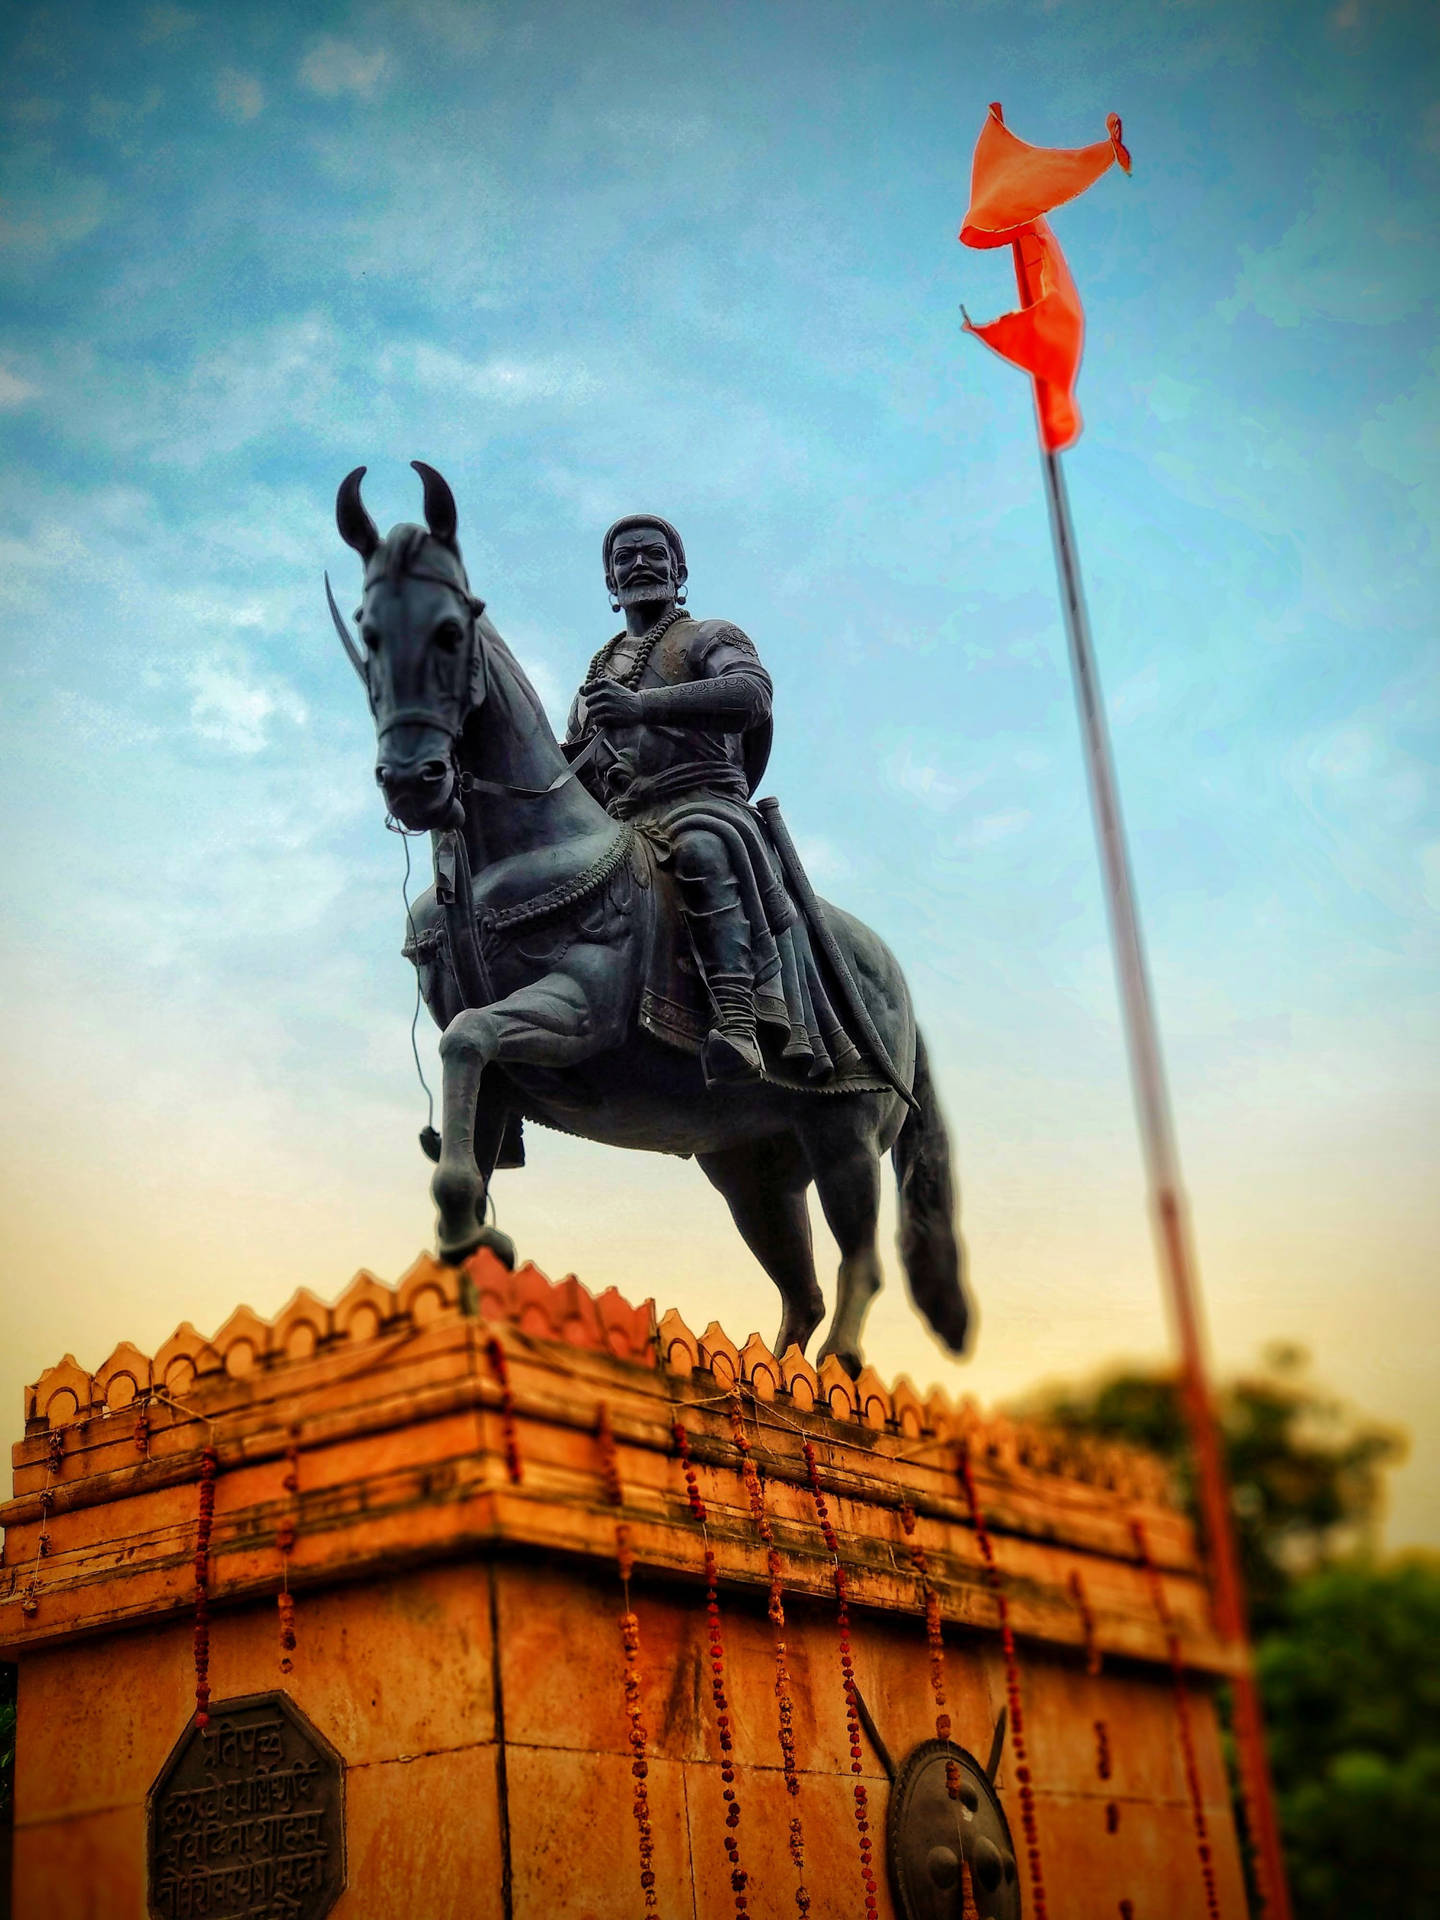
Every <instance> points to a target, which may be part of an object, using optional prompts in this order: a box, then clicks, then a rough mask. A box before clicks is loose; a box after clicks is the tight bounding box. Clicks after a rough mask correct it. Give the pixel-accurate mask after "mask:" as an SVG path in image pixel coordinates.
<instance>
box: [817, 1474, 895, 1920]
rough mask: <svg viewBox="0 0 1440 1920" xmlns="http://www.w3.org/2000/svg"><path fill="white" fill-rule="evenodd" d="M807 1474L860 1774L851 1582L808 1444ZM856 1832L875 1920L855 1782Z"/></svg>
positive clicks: (865, 1815)
mask: <svg viewBox="0 0 1440 1920" xmlns="http://www.w3.org/2000/svg"><path fill="white" fill-rule="evenodd" d="M805 1475H806V1478H807V1479H808V1480H809V1482H810V1498H811V1501H812V1502H813V1504H814V1507H815V1518H816V1519H817V1520H818V1521H819V1522H820V1532H821V1534H822V1536H823V1537H824V1541H825V1545H826V1546H827V1547H828V1548H829V1550H830V1559H831V1570H830V1577H831V1579H832V1580H833V1582H834V1584H835V1613H836V1620H837V1622H838V1625H839V1632H840V1674H841V1678H842V1681H843V1684H844V1691H845V1725H846V1729H847V1731H848V1733H849V1735H850V1771H851V1773H852V1774H855V1775H857V1776H858V1775H859V1774H860V1773H861V1772H863V1770H864V1762H863V1760H862V1759H861V1747H860V1707H859V1703H858V1701H857V1700H856V1697H855V1656H854V1653H853V1651H852V1649H851V1645H850V1595H849V1581H848V1580H847V1578H846V1574H845V1569H844V1567H842V1566H841V1564H840V1542H839V1540H838V1539H837V1538H836V1534H835V1527H834V1524H833V1523H832V1521H831V1519H830V1505H829V1502H828V1501H827V1500H826V1498H825V1490H824V1488H823V1487H822V1486H821V1485H820V1469H819V1466H818V1464H817V1462H816V1459H815V1449H814V1447H813V1446H812V1445H811V1444H810V1442H809V1441H808V1440H807V1441H806V1442H805ZM854 1792H855V1831H856V1834H857V1835H858V1837H859V1841H860V1880H861V1884H862V1885H863V1886H864V1888H865V1916H866V1920H875V1915H876V1913H877V1911H878V1909H877V1907H876V1904H875V1865H874V1861H873V1859H872V1857H871V1851H872V1850H871V1843H870V1793H869V1789H868V1788H867V1787H866V1785H865V1783H864V1782H863V1781H862V1780H860V1779H858V1778H857V1779H856V1781H855V1789H854Z"/></svg>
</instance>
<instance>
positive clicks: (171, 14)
mask: <svg viewBox="0 0 1440 1920" xmlns="http://www.w3.org/2000/svg"><path fill="white" fill-rule="evenodd" d="M194 25H195V15H194V14H193V13H187V12H186V10H185V8H184V7H171V6H162V7H150V8H149V9H148V10H147V11H146V14H145V19H144V22H143V24H142V25H141V28H140V43H141V45H142V46H153V45H154V44H155V42H156V41H157V40H175V39H178V38H179V36H180V35H181V34H185V33H189V31H190V29H191V28H192V27H193V26H194Z"/></svg>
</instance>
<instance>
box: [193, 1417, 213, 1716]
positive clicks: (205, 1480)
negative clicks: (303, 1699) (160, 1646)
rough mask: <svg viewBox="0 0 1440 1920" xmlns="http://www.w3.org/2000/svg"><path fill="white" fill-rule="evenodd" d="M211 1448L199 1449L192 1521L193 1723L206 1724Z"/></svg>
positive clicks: (211, 1480)
mask: <svg viewBox="0 0 1440 1920" xmlns="http://www.w3.org/2000/svg"><path fill="white" fill-rule="evenodd" d="M216 1465H217V1461H216V1454H215V1449H214V1447H210V1446H207V1447H202V1448H201V1450H200V1510H199V1515H198V1517H197V1519H196V1522H195V1724H196V1726H197V1727H208V1726H209V1724H210V1535H211V1532H212V1530H213V1528H214V1525H215V1472H216Z"/></svg>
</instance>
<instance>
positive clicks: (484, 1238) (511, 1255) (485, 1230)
mask: <svg viewBox="0 0 1440 1920" xmlns="http://www.w3.org/2000/svg"><path fill="white" fill-rule="evenodd" d="M475 1246H476V1251H477V1252H478V1250H479V1249H480V1248H481V1247H484V1248H486V1250H487V1251H488V1252H490V1253H493V1254H494V1256H495V1258H496V1259H497V1260H498V1261H499V1262H500V1264H501V1266H502V1267H507V1268H508V1269H509V1271H510V1272H511V1273H513V1272H514V1271H515V1242H514V1241H513V1240H512V1239H511V1238H510V1236H509V1234H508V1233H502V1232H501V1231H500V1229H499V1228H498V1227H482V1228H481V1229H480V1238H479V1239H478V1240H477V1241H476V1243H475Z"/></svg>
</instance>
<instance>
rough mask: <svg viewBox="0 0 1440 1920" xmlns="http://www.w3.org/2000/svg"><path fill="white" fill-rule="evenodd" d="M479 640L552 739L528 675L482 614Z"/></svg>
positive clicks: (552, 730)
mask: <svg viewBox="0 0 1440 1920" xmlns="http://www.w3.org/2000/svg"><path fill="white" fill-rule="evenodd" d="M480 638H481V641H482V643H483V645H484V647H485V649H486V651H487V652H488V653H489V654H490V657H491V659H492V660H499V662H500V663H501V665H502V666H504V667H507V668H508V669H509V672H510V678H511V682H512V684H513V686H514V689H515V692H516V693H517V694H519V696H520V698H521V699H522V700H523V701H524V702H525V704H526V706H527V707H529V709H530V711H531V712H532V713H533V714H534V716H535V719H536V721H537V723H538V724H539V726H540V727H541V728H543V730H544V731H545V732H546V733H547V734H549V735H550V737H551V739H554V737H555V729H554V727H553V726H552V725H551V724H550V716H549V714H548V713H546V711H545V709H544V707H543V706H542V705H541V703H540V696H539V694H538V693H536V691H535V689H534V687H533V686H531V684H530V676H529V674H527V673H526V671H525V669H524V668H523V667H522V666H521V664H520V662H519V661H518V660H517V659H516V658H515V656H514V654H513V653H512V652H511V651H510V649H509V647H508V646H507V645H506V644H505V642H504V640H502V639H501V637H500V635H499V633H498V632H497V631H496V629H495V628H494V627H493V626H492V625H491V623H490V622H489V620H487V619H486V618H485V616H484V614H482V615H481V616H480Z"/></svg>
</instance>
